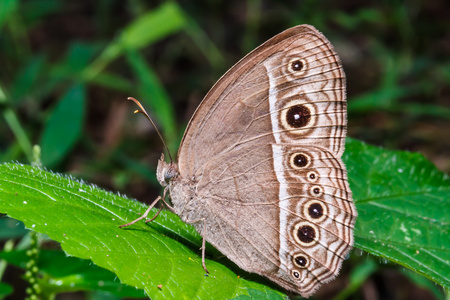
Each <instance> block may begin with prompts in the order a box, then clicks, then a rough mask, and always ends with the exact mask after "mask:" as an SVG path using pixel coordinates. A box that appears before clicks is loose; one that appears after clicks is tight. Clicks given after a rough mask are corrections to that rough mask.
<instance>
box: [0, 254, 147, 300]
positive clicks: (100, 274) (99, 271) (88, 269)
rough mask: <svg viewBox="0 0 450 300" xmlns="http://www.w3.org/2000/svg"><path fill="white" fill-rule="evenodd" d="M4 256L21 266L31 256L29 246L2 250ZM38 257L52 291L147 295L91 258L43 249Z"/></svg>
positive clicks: (47, 285) (37, 263) (10, 261)
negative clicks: (126, 283)
mask: <svg viewBox="0 0 450 300" xmlns="http://www.w3.org/2000/svg"><path fill="white" fill-rule="evenodd" d="M0 257H1V258H3V259H4V260H6V261H7V262H8V263H10V264H13V265H15V266H18V267H24V266H25V265H26V263H27V262H28V261H29V259H30V258H29V256H27V254H26V251H25V250H23V251H11V252H1V253H0ZM38 257H39V258H38V261H37V262H36V265H37V267H38V268H39V272H40V274H41V275H42V276H44V277H45V281H46V284H45V288H46V289H51V293H61V292H71V291H94V290H96V291H98V290H100V291H105V292H110V293H113V294H115V295H117V296H121V297H144V292H143V291H140V290H136V288H134V287H130V286H127V285H123V284H121V283H120V282H119V280H118V279H117V276H116V275H115V274H114V273H112V272H110V271H108V270H105V269H103V268H100V267H98V266H96V265H94V264H92V262H91V261H90V260H83V259H79V258H76V257H68V256H67V255H65V254H64V253H63V252H62V251H55V250H40V251H39V256H38ZM61 266H64V268H61Z"/></svg>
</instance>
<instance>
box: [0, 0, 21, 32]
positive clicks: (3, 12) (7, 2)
mask: <svg viewBox="0 0 450 300" xmlns="http://www.w3.org/2000/svg"><path fill="white" fill-rule="evenodd" d="M17 3H18V1H17V0H2V3H1V4H0V29H1V28H2V26H3V24H4V23H5V22H6V20H7V19H8V17H10V16H11V15H12V14H13V13H14V11H15V10H16V9H17V6H18V5H17Z"/></svg>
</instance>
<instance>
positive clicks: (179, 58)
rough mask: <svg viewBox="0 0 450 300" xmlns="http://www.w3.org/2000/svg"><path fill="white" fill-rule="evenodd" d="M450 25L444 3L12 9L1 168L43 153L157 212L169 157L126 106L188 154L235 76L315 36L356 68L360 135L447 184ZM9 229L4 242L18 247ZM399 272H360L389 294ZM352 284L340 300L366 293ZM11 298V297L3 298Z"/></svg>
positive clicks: (1, 33)
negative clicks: (275, 40)
mask: <svg viewBox="0 0 450 300" xmlns="http://www.w3.org/2000/svg"><path fill="white" fill-rule="evenodd" d="M449 11H450V4H449V3H448V2H446V1H444V0H440V1H439V0H437V1H425V0H413V1H407V2H406V1H325V0H319V1H316V0H303V1H295V2H294V1H262V0H247V1H237V0H234V1H205V0H203V1H195V2H194V1H187V0H185V1H177V2H175V1H144V0H127V1H118V0H99V1H88V0H80V1H68V0H65V1H58V0H28V1H27V0H2V1H0V114H1V117H0V137H1V139H0V161H1V162H8V161H20V162H24V163H30V162H32V161H33V145H34V144H38V145H40V146H41V152H42V153H41V158H42V163H43V165H44V166H46V167H51V168H52V169H53V170H56V171H60V172H64V173H70V174H73V175H75V176H77V177H81V178H84V179H86V180H88V181H90V182H95V183H97V184H99V185H101V186H102V187H106V188H109V189H111V190H114V191H121V192H123V193H126V194H128V195H130V196H134V197H136V198H138V199H141V200H143V201H146V202H150V201H152V200H153V199H154V198H156V196H157V195H158V194H159V192H160V190H159V187H158V185H157V183H156V178H155V172H154V170H155V165H156V161H157V158H158V157H159V155H160V152H161V151H162V150H163V147H162V145H161V142H160V141H159V139H158V137H157V136H156V135H155V134H154V130H153V129H152V128H151V127H150V125H149V124H148V123H147V122H146V120H145V119H144V118H142V117H140V116H133V115H132V111H133V110H134V109H135V107H134V106H133V105H132V104H130V103H127V102H126V101H125V99H126V97H127V96H133V97H136V98H138V99H140V100H141V101H142V102H143V104H144V105H145V106H146V107H148V111H149V113H150V114H151V116H152V117H153V118H154V119H155V121H156V123H157V124H158V125H159V127H160V129H161V130H162V132H163V135H164V137H165V139H166V141H167V143H168V144H169V148H170V149H171V151H172V152H173V153H175V151H176V149H177V147H178V145H179V141H180V139H181V136H182V134H183V131H184V127H185V125H186V124H187V122H188V120H189V118H190V116H191V115H192V113H193V112H194V110H195V108H196V106H197V105H198V104H199V103H200V101H201V99H202V97H203V96H204V95H205V94H206V92H207V91H208V89H209V88H210V87H211V86H212V85H213V84H214V82H215V81H216V80H217V79H218V78H219V77H220V76H221V75H222V74H223V73H224V72H225V71H226V70H227V69H228V68H229V67H231V66H232V65H233V64H234V63H235V62H237V61H238V60H239V59H240V58H241V57H243V56H244V55H245V54H246V53H248V52H249V51H251V50H252V49H253V48H254V47H256V46H258V45H259V44H261V43H262V42H263V41H265V40H266V39H268V38H270V37H271V36H273V35H275V34H277V33H278V32H281V31H282V30H284V29H286V28H288V27H291V26H294V25H297V24H302V23H307V24H312V25H314V26H315V27H316V28H318V29H319V30H320V31H322V32H323V33H324V34H325V35H326V36H327V37H328V39H329V40H330V41H331V42H332V43H333V45H334V46H335V48H336V50H337V52H338V53H339V55H340V56H341V59H342V61H343V65H344V69H345V71H346V74H347V83H348V98H349V135H350V136H352V137H356V138H358V139H361V140H365V141H368V142H370V143H373V144H376V145H382V146H385V147H387V148H391V149H404V150H410V151H419V152H422V153H424V154H425V155H426V156H427V157H428V158H429V159H431V160H432V161H433V162H434V163H435V164H436V165H437V166H438V167H439V168H440V169H441V170H443V171H446V172H448V171H450V155H449V150H448V149H450V139H449V138H448V136H449V132H450V122H449V120H450V88H449V87H450V84H449V83H450V55H449V53H450V43H449V40H450V21H449V20H448V12H449ZM0 228H1V230H0V235H5V236H7V237H5V238H4V239H6V238H14V237H15V236H8V232H9V228H8V227H5V226H2V227H0ZM14 232H16V231H14ZM17 232H19V235H20V232H21V231H20V230H18V231H17ZM22 243H23V244H26V241H25V242H24V241H23V242H22ZM24 247H25V246H24ZM1 265H2V264H1V262H0V270H2V268H1ZM389 268H390V267H389V266H388V267H386V266H384V267H383V268H381V270H380V269H378V270H376V271H375V270H373V269H372V266H371V265H370V263H366V265H364V264H363V265H360V266H359V267H358V268H356V269H355V270H354V272H355V273H358V274H359V273H361V274H363V275H362V276H366V277H368V278H369V279H368V280H367V281H366V285H367V284H369V287H370V284H372V285H376V286H378V287H380V286H381V287H382V288H384V289H386V288H387V286H389V284H388V283H387V281H388V280H387V279H386V278H388V277H386V274H385V272H386V269H389ZM2 272H3V271H0V273H2ZM371 272H374V274H375V275H373V274H372V273H371ZM383 272H384V273H383ZM371 274H372V275H371ZM369 276H370V277H369ZM397 276H401V275H397ZM402 278H403V277H402ZM367 282H368V283H367ZM351 284H352V285H351V287H350V288H349V289H347V290H345V291H344V292H343V294H340V296H339V297H341V298H342V297H344V296H345V297H347V296H348V295H351V294H353V295H354V293H355V291H356V290H357V288H358V286H360V285H361V284H362V283H358V278H354V277H352V279H351ZM409 284H411V283H409ZM422 286H427V285H426V284H423V285H422ZM363 287H364V286H363ZM428 289H430V290H432V289H433V288H432V287H431V288H430V287H429V288H428ZM363 291H364V288H363ZM8 292H10V286H9V285H4V284H2V285H0V297H1V295H4V294H7V293H8ZM416 294H417V293H416ZM319 297H320V295H319ZM323 297H325V298H327V295H326V294H325V296H323ZM436 297H437V296H436Z"/></svg>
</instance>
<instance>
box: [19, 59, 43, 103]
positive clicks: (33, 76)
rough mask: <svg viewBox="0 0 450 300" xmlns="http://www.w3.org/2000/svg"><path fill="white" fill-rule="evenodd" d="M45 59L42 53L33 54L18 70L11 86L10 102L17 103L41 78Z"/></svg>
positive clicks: (27, 94)
mask: <svg viewBox="0 0 450 300" xmlns="http://www.w3.org/2000/svg"><path fill="white" fill-rule="evenodd" d="M45 61H46V58H45V56H43V55H37V56H34V57H33V58H32V59H30V60H29V61H28V62H27V63H26V64H25V65H24V66H23V68H22V69H21V70H19V72H18V73H17V75H16V77H15V79H14V82H13V84H12V87H11V97H10V99H11V103H14V104H15V105H17V104H19V103H21V102H22V101H23V100H24V99H25V97H27V96H29V94H30V91H31V90H32V89H33V88H34V87H35V86H37V82H38V81H39V79H40V78H42V74H43V69H44V66H45Z"/></svg>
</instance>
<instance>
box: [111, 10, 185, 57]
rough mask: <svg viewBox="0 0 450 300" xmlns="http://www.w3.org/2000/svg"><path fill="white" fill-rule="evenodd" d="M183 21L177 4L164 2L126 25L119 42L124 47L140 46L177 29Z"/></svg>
mask: <svg viewBox="0 0 450 300" xmlns="http://www.w3.org/2000/svg"><path fill="white" fill-rule="evenodd" d="M185 22H186V20H185V17H184V14H183V11H182V10H181V8H180V7H179V6H178V4H177V3H175V2H166V3H164V4H162V5H161V6H160V7H159V8H158V9H156V10H154V11H150V12H148V13H146V14H144V15H142V16H140V17H139V19H137V20H136V21H134V22H133V23H131V24H130V25H128V26H127V27H126V28H125V29H124V30H123V32H122V35H121V37H120V40H119V43H120V44H121V46H122V47H123V48H124V49H138V48H142V47H145V46H147V45H149V44H151V43H153V42H154V41H156V40H159V39H161V38H163V37H165V36H168V35H169V34H171V33H173V32H175V31H177V30H179V29H180V28H182V27H183V25H184V24H185Z"/></svg>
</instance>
